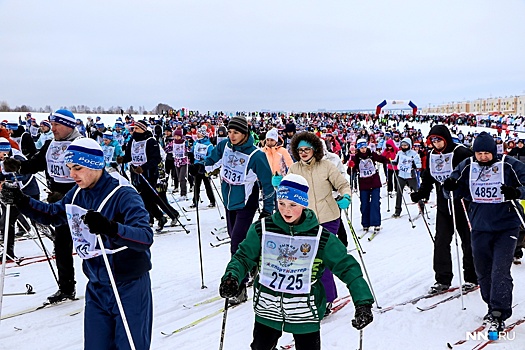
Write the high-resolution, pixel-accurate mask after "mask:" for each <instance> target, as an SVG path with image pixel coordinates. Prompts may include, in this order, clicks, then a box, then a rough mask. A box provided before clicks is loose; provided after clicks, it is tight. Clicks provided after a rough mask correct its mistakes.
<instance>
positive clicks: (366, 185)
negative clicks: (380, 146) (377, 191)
mask: <svg viewBox="0 0 525 350" xmlns="http://www.w3.org/2000/svg"><path fill="white" fill-rule="evenodd" d="M367 158H371V159H372V162H373V163H374V166H375V165H376V164H375V163H377V162H378V163H386V164H388V158H386V157H384V156H382V155H379V154H377V153H375V152H372V151H371V150H369V149H368V148H367V149H366V152H365V153H361V151H357V153H356V157H355V165H354V169H355V171H357V173H358V174H359V163H361V160H363V159H367ZM376 167H377V166H376ZM380 187H381V179H380V178H379V173H378V172H377V170H376V172H375V173H374V175H372V176H370V177H365V178H362V177H361V176H359V190H360V191H366V190H371V189H374V188H380Z"/></svg>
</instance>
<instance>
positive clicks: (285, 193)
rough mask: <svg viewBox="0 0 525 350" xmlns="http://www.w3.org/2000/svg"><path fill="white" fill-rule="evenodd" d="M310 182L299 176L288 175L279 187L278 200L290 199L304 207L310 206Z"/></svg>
mask: <svg viewBox="0 0 525 350" xmlns="http://www.w3.org/2000/svg"><path fill="white" fill-rule="evenodd" d="M308 189H309V187H308V182H307V181H306V179H305V178H304V177H302V176H301V175H297V174H288V175H286V176H285V177H284V178H283V180H282V181H281V183H280V184H279V187H277V199H288V200H290V201H292V202H295V203H297V204H299V205H302V206H303V207H307V206H308Z"/></svg>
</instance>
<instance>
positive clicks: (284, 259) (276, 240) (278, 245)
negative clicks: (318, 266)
mask: <svg viewBox="0 0 525 350" xmlns="http://www.w3.org/2000/svg"><path fill="white" fill-rule="evenodd" d="M261 223H262V229H263V236H262V262H261V272H260V277H259V282H260V283H261V284H262V285H263V286H266V287H268V288H270V289H272V290H274V291H277V292H283V293H290V294H309V293H310V290H311V287H312V266H313V264H314V260H315V256H316V255H317V250H318V248H319V239H320V237H321V232H322V227H319V232H318V235H317V236H316V237H304V236H285V235H281V234H277V233H273V232H267V231H266V229H265V225H264V220H263V221H262V222H261Z"/></svg>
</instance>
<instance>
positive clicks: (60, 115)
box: [49, 109, 77, 129]
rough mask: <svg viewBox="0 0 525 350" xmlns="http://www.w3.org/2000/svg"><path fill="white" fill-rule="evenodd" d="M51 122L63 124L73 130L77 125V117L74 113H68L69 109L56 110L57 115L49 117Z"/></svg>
mask: <svg viewBox="0 0 525 350" xmlns="http://www.w3.org/2000/svg"><path fill="white" fill-rule="evenodd" d="M49 121H51V122H54V123H58V124H62V125H64V126H67V127H68V128H71V129H73V128H75V126H76V125H77V123H76V120H75V116H74V115H73V113H72V112H70V111H68V110H67V109H59V110H56V111H55V113H53V114H51V115H50V116H49Z"/></svg>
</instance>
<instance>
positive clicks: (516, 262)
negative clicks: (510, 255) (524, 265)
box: [512, 258, 521, 265]
mask: <svg viewBox="0 0 525 350" xmlns="http://www.w3.org/2000/svg"><path fill="white" fill-rule="evenodd" d="M512 263H513V264H514V265H521V258H514V260H513V261H512Z"/></svg>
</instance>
